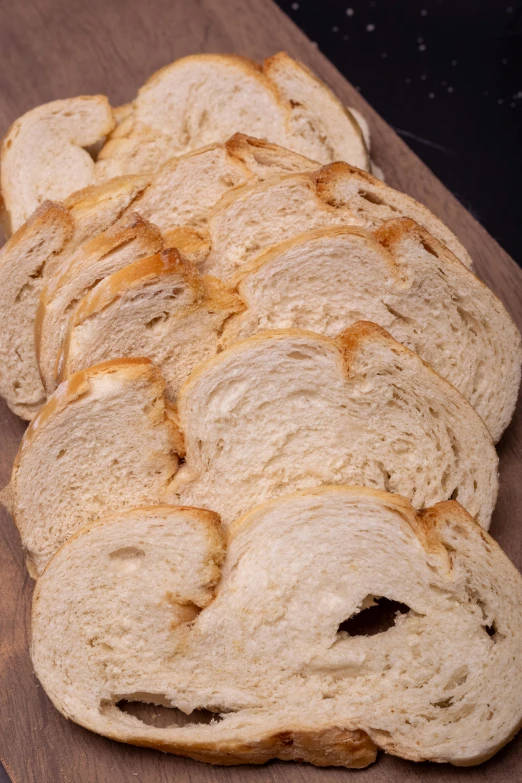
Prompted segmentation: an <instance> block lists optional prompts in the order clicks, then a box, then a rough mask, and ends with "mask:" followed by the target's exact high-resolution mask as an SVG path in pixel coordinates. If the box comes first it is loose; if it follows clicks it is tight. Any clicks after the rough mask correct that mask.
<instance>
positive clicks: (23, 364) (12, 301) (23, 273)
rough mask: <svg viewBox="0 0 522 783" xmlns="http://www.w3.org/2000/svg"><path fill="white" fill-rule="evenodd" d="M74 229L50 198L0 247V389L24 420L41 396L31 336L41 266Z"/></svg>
mask: <svg viewBox="0 0 522 783" xmlns="http://www.w3.org/2000/svg"><path fill="white" fill-rule="evenodd" d="M72 233H73V221H72V219H71V216H70V215H69V212H68V210H67V209H65V208H64V207H61V206H58V205H57V204H52V203H51V202H48V203H46V204H42V206H41V207H39V208H38V209H37V210H36V212H35V213H34V214H33V215H32V217H31V219H30V220H29V221H28V222H27V223H24V225H23V226H22V228H20V229H19V230H18V231H17V232H16V233H15V234H14V235H13V236H12V237H11V239H10V240H9V241H8V242H7V243H6V244H5V245H4V247H3V248H2V249H1V250H0V394H1V395H2V397H4V398H5V400H6V402H7V404H8V405H9V407H10V409H11V410H12V411H13V412H14V413H16V414H17V416H21V417H22V418H23V419H31V418H32V417H33V416H34V414H35V413H36V412H37V411H38V409H39V408H40V406H41V405H42V404H43V402H44V401H45V392H44V389H43V386H42V382H41V380H40V374H39V372H38V366H37V364H36V357H35V353H34V336H33V331H34V314H35V310H36V306H35V302H37V301H38V299H39V297H40V293H41V291H42V289H43V286H44V280H43V276H42V267H43V265H44V264H45V262H46V260H47V259H48V258H49V257H50V256H51V255H52V254H54V253H59V252H60V251H61V250H62V248H63V247H64V245H66V244H67V242H68V241H69V240H70V238H71V236H72Z"/></svg>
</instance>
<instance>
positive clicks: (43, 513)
mask: <svg viewBox="0 0 522 783" xmlns="http://www.w3.org/2000/svg"><path fill="white" fill-rule="evenodd" d="M163 391H164V382H163V379H162V377H161V375H160V374H159V372H158V370H157V369H156V368H155V367H154V366H153V365H152V364H151V363H150V362H149V361H148V360H147V359H134V360H132V359H128V360H124V359H121V360H115V361H112V362H106V363H105V364H100V365H98V366H96V367H90V368H89V369H88V370H86V371H84V372H79V373H76V375H73V376H72V378H70V379H69V380H68V381H67V382H66V383H63V384H62V385H61V386H60V387H59V388H58V389H57V391H56V392H55V394H54V395H53V396H52V397H51V398H50V399H49V400H48V401H47V403H46V404H45V405H44V407H43V408H42V409H41V411H40V413H39V414H38V415H37V416H36V418H34V419H33V421H32V422H31V424H30V425H29V427H28V429H27V431H26V433H25V435H24V437H23V440H22V443H21V445H20V449H19V451H18V454H17V457H16V459H15V463H14V466H13V472H12V476H11V482H10V484H9V486H8V487H7V488H6V489H5V490H4V491H3V494H2V502H3V503H4V504H5V505H6V506H7V507H9V508H10V511H11V513H12V515H13V518H14V520H15V522H16V525H17V527H18V529H19V531H20V535H21V538H22V543H23V545H24V548H25V550H26V552H27V560H28V568H29V570H30V573H31V574H32V575H34V574H39V573H41V571H42V569H43V568H44V566H45V565H46V563H47V561H48V560H49V558H50V557H51V555H52V554H53V553H54V552H55V551H56V549H57V548H58V547H59V546H60V544H62V543H63V541H65V539H66V538H68V537H69V536H70V535H71V534H72V533H74V532H75V531H76V530H78V529H79V528H80V527H82V526H83V525H84V524H86V523H87V522H89V521H90V520H92V519H97V518H98V517H100V516H103V515H105V514H108V513H111V512H113V511H116V510H123V509H126V508H132V507H133V506H140V505H146V504H154V503H157V502H159V499H160V496H161V494H162V493H163V491H164V490H165V487H166V485H167V484H168V482H169V481H170V479H171V478H172V476H173V475H174V473H175V472H176V470H177V464H178V460H177V456H176V455H177V454H179V453H182V451H183V447H182V441H181V438H180V435H179V431H178V429H177V426H176V424H175V417H174V415H173V413H172V412H171V411H170V410H169V408H168V407H167V406H166V404H165V400H164V397H163Z"/></svg>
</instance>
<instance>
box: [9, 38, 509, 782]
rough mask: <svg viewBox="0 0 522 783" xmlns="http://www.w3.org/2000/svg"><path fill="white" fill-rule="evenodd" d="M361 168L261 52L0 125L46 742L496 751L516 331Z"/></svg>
mask: <svg viewBox="0 0 522 783" xmlns="http://www.w3.org/2000/svg"><path fill="white" fill-rule="evenodd" d="M371 169H372V163H371V159H370V155H369V135H368V129H367V126H366V124H365V122H364V120H363V118H361V117H360V116H359V115H357V114H356V113H354V112H353V111H351V110H348V109H346V108H345V107H343V106H342V105H341V103H340V102H339V101H338V100H337V98H336V97H335V96H334V95H333V94H332V93H331V92H330V90H329V89H328V88H327V87H326V86H325V85H324V84H323V83H321V82H320V81H319V80H318V79H317V78H316V77H315V76H314V75H313V74H312V73H310V72H309V71H308V70H307V69H306V68H305V67H304V66H302V65H300V64H299V63H297V62H295V61H294V60H292V59H291V58H290V57H289V56H288V55H286V54H283V53H280V54H277V55H275V56H274V57H272V58H270V59H269V60H267V61H265V62H264V63H263V65H262V66H258V65H256V64H255V63H253V62H251V61H249V60H246V59H244V58H241V57H236V56H224V55H195V56H191V57H186V58H183V59H181V60H178V61H176V62H175V63H173V64H172V65H169V66H167V67H165V68H163V69H162V70H161V71H159V72H158V73H157V74H155V75H154V76H153V77H152V78H151V79H150V80H149V81H148V82H147V83H146V84H145V85H144V86H143V87H142V88H141V89H140V90H139V92H138V95H137V97H136V98H135V100H134V101H133V102H132V103H131V104H129V105H127V106H124V107H119V108H117V109H113V108H112V107H111V106H110V105H109V102H108V101H107V99H106V98H105V97H103V96H94V97H79V98H75V99H67V100H59V101H55V102H53V103H50V104H47V105H45V106H40V107H38V108H36V109H33V110H32V111H30V112H28V113H27V114H25V115H24V116H23V117H21V118H20V119H19V120H17V121H16V122H15V123H14V125H13V126H12V128H11V129H10V130H9V132H8V134H7V136H6V138H5V140H4V142H3V148H2V160H1V186H2V195H3V202H4V208H5V218H6V220H5V225H6V227H7V230H8V232H13V233H12V236H11V237H10V239H9V240H8V241H7V243H6V244H5V246H4V248H3V250H2V251H1V255H0V393H1V394H2V395H3V396H4V397H5V399H6V401H7V404H8V405H9V407H10V408H11V410H13V411H14V412H15V413H16V414H17V415H19V416H21V417H22V418H24V419H27V420H30V422H31V423H30V425H29V427H28V429H27V431H26V434H25V436H24V438H23V441H22V444H21V446H20V450H19V452H18V455H17V457H16V460H15V464H14V467H13V472H12V478H11V481H10V484H9V486H8V487H6V488H5V489H4V491H3V493H2V495H1V498H2V501H3V503H4V504H5V505H6V506H7V507H8V508H9V509H10V511H11V513H12V515H13V518H14V520H15V522H16V524H17V526H18V529H19V531H20V535H21V538H22V543H23V546H24V549H25V551H26V554H27V565H28V568H29V571H30V573H31V575H32V576H33V577H35V578H37V583H36V589H35V593H34V604H33V622H32V625H33V627H32V658H33V663H34V667H35V670H36V673H37V675H38V677H39V679H40V681H41V683H42V684H43V686H44V688H45V690H46V692H47V694H48V696H49V697H50V698H51V700H52V701H53V702H54V704H55V705H56V707H57V708H58V709H59V710H60V711H61V712H62V713H63V714H64V715H65V716H66V717H68V718H70V719H72V720H74V721H76V722H77V723H79V724H81V725H83V726H85V727H87V728H89V729H91V730H93V731H95V732H99V733H100V734H104V735H106V736H108V737H112V738H114V739H116V740H120V741H125V742H131V743H135V744H138V745H146V746H150V747H158V748H160V749H162V750H167V751H171V752H173V753H178V754H183V755H187V756H190V757H192V758H195V759H200V760H204V761H210V762H214V763H221V764H235V763H246V762H250V763H261V762H264V761H266V760H268V759H270V758H279V759H293V760H301V761H308V762H311V763H313V764H316V765H319V766H328V765H339V766H345V767H364V766H366V765H367V764H369V763H371V762H372V761H374V760H375V758H376V754H377V751H378V749H383V750H385V751H386V752H388V753H392V754H395V755H398V756H401V757H404V758H407V759H412V760H416V761H420V760H426V759H428V760H432V761H439V762H451V763H453V764H458V765H464V764H476V763H478V762H480V761H483V760H485V759H487V758H489V757H490V756H491V755H493V754H494V753H495V752H496V751H497V750H498V749H499V748H500V747H501V746H502V745H503V744H505V743H506V742H507V741H508V740H509V739H510V738H511V737H512V736H513V735H514V733H515V732H516V731H517V730H518V727H519V726H520V724H521V722H522V578H521V576H520V574H519V573H518V572H517V571H516V569H515V568H514V567H513V566H512V565H511V563H510V562H509V560H508V559H507V557H506V556H505V555H504V553H503V552H502V551H501V550H500V548H499V547H498V545H497V544H496V543H495V542H494V541H493V540H492V539H491V537H490V536H489V535H488V533H487V532H486V530H487V528H488V526H489V523H490V520H491V515H492V512H493V509H494V506H495V501H496V495H497V488H498V474H497V467H498V460H497V455H496V451H495V445H494V444H495V443H496V442H497V441H498V440H499V438H500V437H501V435H502V433H503V431H504V430H505V428H506V427H507V425H508V424H509V421H510V419H511V416H512V414H513V410H514V407H515V404H516V398H517V394H518V386H519V381H520V364H521V357H522V347H521V337H520V334H519V332H518V330H517V328H516V326H515V324H514V323H513V321H512V319H511V317H510V315H509V314H508V313H507V311H506V310H505V308H504V306H503V305H502V303H501V302H500V301H499V299H497V297H496V296H495V295H494V294H493V293H492V292H491V291H490V290H489V289H488V288H487V287H486V286H485V285H484V284H483V283H482V282H481V281H480V280H479V279H478V278H477V277H475V275H474V274H473V271H472V268H471V267H472V261H471V259H470V257H469V255H468V253H467V251H466V250H465V248H464V247H463V246H462V245H461V243H460V242H459V240H458V239H457V237H456V236H455V235H454V234H453V233H452V232H451V231H450V229H449V228H448V227H447V226H445V225H444V224H443V223H442V222H441V221H440V220H439V219H438V218H437V217H435V215H433V214H432V213H431V212H430V211H429V210H428V209H427V208H426V207H424V206H422V205H421V204H419V203H417V202H416V201H414V200H413V199H412V198H410V197H408V196H407V195H405V194H403V193H399V192H398V191H396V190H394V189H393V188H391V187H389V186H388V185H386V184H384V182H383V181H382V177H381V178H380V179H378V178H376V177H375V176H374V175H373V174H372V173H371V171H370V170H371ZM374 173H375V169H374ZM135 702H138V703H148V704H153V705H156V706H157V707H158V708H159V707H160V706H163V707H168V708H170V711H171V715H172V716H173V717H172V719H171V720H170V722H169V725H168V726H166V727H159V726H157V725H153V723H151V722H147V721H145V720H144V719H142V717H143V715H142V713H140V712H139V710H138V708H136V705H135V704H134V703H135ZM140 715H141V717H140Z"/></svg>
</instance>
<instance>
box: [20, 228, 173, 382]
mask: <svg viewBox="0 0 522 783" xmlns="http://www.w3.org/2000/svg"><path fill="white" fill-rule="evenodd" d="M162 246H163V240H162V237H161V234H160V232H159V230H158V229H157V228H156V226H153V225H152V224H151V223H148V222H147V221H146V220H143V218H141V217H140V216H139V215H138V214H136V213H131V214H129V215H127V216H126V217H122V218H120V220H118V221H117V222H116V223H114V224H113V225H112V226H111V227H110V228H108V229H107V230H106V231H104V232H103V233H102V234H99V235H98V236H96V237H94V239H89V240H88V241H87V242H84V243H83V244H82V245H80V246H79V247H78V248H77V249H76V251H75V253H74V254H73V255H72V256H71V257H70V258H69V260H68V265H67V268H66V269H65V271H64V272H63V273H62V274H55V275H54V276H52V277H50V278H49V279H48V280H47V283H46V286H45V287H44V289H43V291H42V293H41V294H40V302H39V304H38V309H37V311H36V317H35V322H34V330H35V343H36V356H37V360H38V367H39V369H40V375H41V378H42V382H43V385H44V388H45V390H46V392H47V394H52V392H53V391H54V390H55V388H56V385H57V384H56V378H57V374H58V362H59V357H60V354H61V350H62V346H63V341H64V339H65V336H66V334H67V326H68V319H69V317H70V316H71V315H72V314H73V312H74V309H75V307H76V305H77V304H78V302H79V301H80V300H81V299H82V298H83V297H84V296H85V294H86V293H87V292H88V291H89V290H90V289H91V288H92V287H93V286H95V285H96V283H98V282H99V281H100V280H102V279H103V278H104V277H106V276H107V275H110V274H112V273H113V272H115V271H117V270H119V269H122V268H123V267H125V266H127V265H128V264H130V263H132V262H133V261H137V260H139V259H141V258H147V256H150V255H152V254H153V253H157V252H159V251H160V250H161V248H162Z"/></svg>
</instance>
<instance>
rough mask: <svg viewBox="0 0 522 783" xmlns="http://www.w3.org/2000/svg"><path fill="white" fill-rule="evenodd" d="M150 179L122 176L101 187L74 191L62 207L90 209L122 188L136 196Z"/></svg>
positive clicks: (146, 176)
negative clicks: (134, 193)
mask: <svg viewBox="0 0 522 783" xmlns="http://www.w3.org/2000/svg"><path fill="white" fill-rule="evenodd" d="M150 181H151V177H150V176H148V175H146V174H124V175H122V176H121V177H113V179H110V180H108V181H107V182H104V183H103V184H101V185H88V186H87V187H86V188H82V189H81V190H76V191H75V192H74V193H72V194H71V195H70V196H68V198H66V199H65V200H64V202H63V205H64V206H65V207H67V208H68V209H71V210H72V211H73V214H74V211H75V210H81V209H92V208H93V207H95V206H96V205H97V204H99V203H100V202H101V201H105V200H107V199H109V198H111V195H112V194H113V193H114V194H115V193H119V192H121V189H122V188H125V189H128V190H129V192H134V191H136V195H138V193H140V192H141V191H142V190H144V189H145V188H146V187H147V185H149V184H150Z"/></svg>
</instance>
